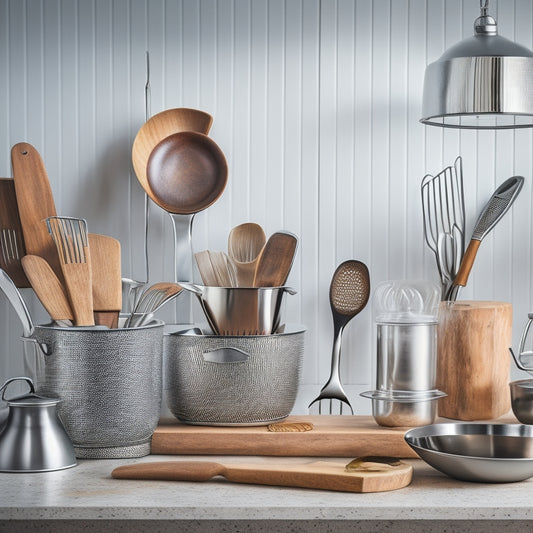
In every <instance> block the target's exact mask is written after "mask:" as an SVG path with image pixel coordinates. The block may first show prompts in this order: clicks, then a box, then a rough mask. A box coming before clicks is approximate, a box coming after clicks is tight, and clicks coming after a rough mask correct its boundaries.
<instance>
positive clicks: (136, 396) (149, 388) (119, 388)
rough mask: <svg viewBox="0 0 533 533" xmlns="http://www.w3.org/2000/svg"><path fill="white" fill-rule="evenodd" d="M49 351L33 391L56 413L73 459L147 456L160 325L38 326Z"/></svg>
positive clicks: (157, 394)
mask: <svg viewBox="0 0 533 533" xmlns="http://www.w3.org/2000/svg"><path fill="white" fill-rule="evenodd" d="M34 336H35V338H36V340H37V342H39V343H44V344H46V345H47V347H48V351H49V352H50V353H49V354H48V355H46V356H45V372H44V379H43V381H42V383H40V384H38V391H39V393H42V394H43V395H45V396H51V397H56V398H60V399H61V400H62V401H61V402H60V403H59V404H58V407H57V412H58V415H59V417H60V418H61V421H62V422H63V425H64V426H65V429H66V430H67V433H68V435H69V437H70V439H71V440H72V443H73V444H74V449H75V452H76V456H77V457H79V458H116V457H141V456H143V455H148V454H149V453H150V442H151V438H152V434H153V432H154V430H155V428H156V427H157V423H158V420H159V414H160V409H161V383H162V381H161V380H162V376H161V370H162V354H163V323H162V322H157V323H155V324H151V325H149V326H143V327H138V328H117V329H84V328H75V327H74V328H58V327H49V326H37V327H36V328H35V335H34Z"/></svg>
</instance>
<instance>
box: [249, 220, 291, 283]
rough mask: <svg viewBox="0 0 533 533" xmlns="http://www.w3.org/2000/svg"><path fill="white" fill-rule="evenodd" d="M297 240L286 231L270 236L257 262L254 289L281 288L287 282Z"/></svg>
mask: <svg viewBox="0 0 533 533" xmlns="http://www.w3.org/2000/svg"><path fill="white" fill-rule="evenodd" d="M297 246H298V238H297V237H296V235H293V234H292V233H289V232H288V231H278V232H276V233H274V234H272V235H271V236H270V238H269V239H268V241H267V242H266V244H265V246H264V247H263V249H262V251H261V254H260V255H259V259H258V262H257V269H256V271H255V276H254V287H281V286H283V285H284V284H285V281H287V277H288V276H289V272H290V270H291V267H292V263H293V261H294V256H295V254H296V248H297Z"/></svg>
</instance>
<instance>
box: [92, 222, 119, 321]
mask: <svg viewBox="0 0 533 533" xmlns="http://www.w3.org/2000/svg"><path fill="white" fill-rule="evenodd" d="M89 248H90V250H91V271H92V291H93V309H94V321H95V322H96V324H100V325H104V326H108V327H110V328H116V327H117V326H118V318H119V315H120V310H121V308H122V276H121V264H120V242H119V241H118V240H117V239H114V238H113V237H109V236H107V235H98V234H96V233H89Z"/></svg>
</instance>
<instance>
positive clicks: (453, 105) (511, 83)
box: [420, 0, 533, 129]
mask: <svg viewBox="0 0 533 533" xmlns="http://www.w3.org/2000/svg"><path fill="white" fill-rule="evenodd" d="M480 5H481V16H480V17H478V18H477V19H476V21H475V22H474V30H475V32H474V35H473V36H472V37H469V38H467V39H464V40H463V41H460V42H459V43H457V44H455V45H454V46H452V47H451V48H449V49H448V50H447V51H446V52H445V53H444V54H443V55H442V56H441V57H440V58H439V59H438V60H437V61H435V62H434V63H431V64H430V65H428V66H427V68H426V74H425V77H424V96H423V104H422V115H423V116H422V118H421V119H420V122H422V123H424V124H429V125H432V126H440V127H445V128H470V129H503V128H531V127H533V52H532V51H531V50H529V49H528V48H526V47H524V46H521V45H518V44H516V43H514V42H513V41H510V40H509V39H506V38H505V37H502V36H500V35H498V33H497V26H496V21H495V20H494V18H492V17H491V16H490V15H488V13H487V10H488V1H485V2H483V0H481V2H480Z"/></svg>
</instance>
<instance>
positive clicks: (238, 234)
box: [228, 222, 266, 287]
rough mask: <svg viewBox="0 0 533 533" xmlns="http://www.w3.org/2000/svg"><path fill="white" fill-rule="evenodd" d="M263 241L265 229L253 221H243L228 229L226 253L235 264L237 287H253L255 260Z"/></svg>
mask: <svg viewBox="0 0 533 533" xmlns="http://www.w3.org/2000/svg"><path fill="white" fill-rule="evenodd" d="M265 242H266V235H265V231H264V230H263V228H262V227H261V226H260V225H259V224H255V223H254V222H245V223H244V224H240V225H238V226H235V227H234V228H233V229H232V230H231V231H230V233H229V236H228V255H229V257H230V258H231V259H232V260H233V263H234V264H235V269H236V271H237V284H238V286H239V287H253V284H254V276H255V269H256V267H257V260H258V258H259V254H260V253H261V250H262V249H263V246H264V245H265Z"/></svg>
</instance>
